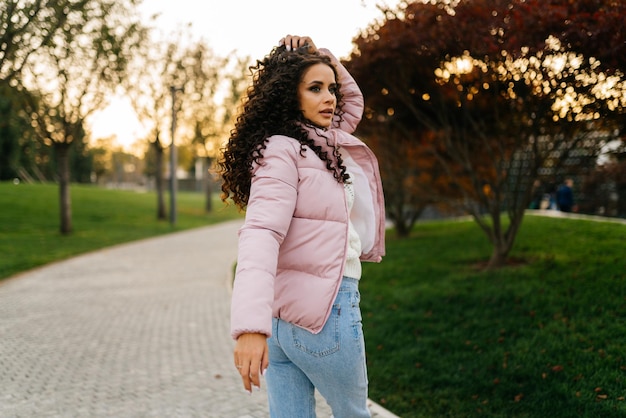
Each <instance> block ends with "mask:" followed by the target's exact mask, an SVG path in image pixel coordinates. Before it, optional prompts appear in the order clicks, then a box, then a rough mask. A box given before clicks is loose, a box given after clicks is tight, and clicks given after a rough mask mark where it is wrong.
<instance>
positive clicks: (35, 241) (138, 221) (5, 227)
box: [0, 183, 241, 279]
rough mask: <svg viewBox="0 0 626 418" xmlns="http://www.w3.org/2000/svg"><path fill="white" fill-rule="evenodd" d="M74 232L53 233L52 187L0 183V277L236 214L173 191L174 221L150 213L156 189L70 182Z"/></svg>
mask: <svg viewBox="0 0 626 418" xmlns="http://www.w3.org/2000/svg"><path fill="white" fill-rule="evenodd" d="M71 196H72V211H73V214H72V220H73V227H74V232H73V233H72V234H71V235H69V236H62V235H61V234H60V233H59V224H60V223H59V222H60V221H59V203H58V187H57V186H56V185H53V184H46V185H41V184H34V185H25V184H20V185H18V186H15V185H13V184H11V183H0V279H2V278H5V277H8V276H9V275H12V274H15V273H17V272H20V271H24V270H27V269H30V268H33V267H37V266H39V265H43V264H46V263H49V262H51V261H55V260H59V259H63V258H66V257H69V256H72V255H75V254H79V253H82V252H87V251H91V250H95V249H98V248H103V247H107V246H110V245H114V244H119V243H122V242H128V241H133V240H137V239H141V238H147V237H150V236H155V235H160V234H165V233H169V232H172V231H178V230H183V229H188V228H194V227H199V226H204V225H209V224H211V223H215V222H220V221H223V220H226V219H234V218H235V217H238V216H241V214H239V213H238V212H237V210H236V209H235V208H234V207H232V206H230V207H228V208H226V209H224V207H223V204H222V203H219V202H215V204H214V208H215V209H214V211H213V213H211V214H208V215H207V214H205V213H204V196H203V195H202V194H199V193H179V195H178V199H177V208H178V211H177V212H178V216H177V224H176V226H175V227H172V226H171V225H170V223H169V221H167V220H166V221H157V219H156V195H155V194H154V193H136V192H131V191H124V190H107V189H102V188H97V187H91V186H82V185H72V186H71Z"/></svg>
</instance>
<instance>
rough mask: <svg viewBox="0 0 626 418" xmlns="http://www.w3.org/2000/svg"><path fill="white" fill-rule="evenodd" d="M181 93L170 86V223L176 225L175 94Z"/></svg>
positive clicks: (179, 89) (178, 88) (179, 88)
mask: <svg viewBox="0 0 626 418" xmlns="http://www.w3.org/2000/svg"><path fill="white" fill-rule="evenodd" d="M179 91H180V92H182V91H183V89H182V87H174V86H170V94H171V95H172V132H171V137H172V143H171V145H170V223H171V224H172V225H176V191H177V188H178V181H177V180H178V179H177V177H176V171H177V169H176V168H177V165H178V164H177V162H178V158H177V156H176V142H175V141H174V133H175V132H176V92H179Z"/></svg>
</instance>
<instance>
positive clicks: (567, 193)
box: [556, 178, 574, 212]
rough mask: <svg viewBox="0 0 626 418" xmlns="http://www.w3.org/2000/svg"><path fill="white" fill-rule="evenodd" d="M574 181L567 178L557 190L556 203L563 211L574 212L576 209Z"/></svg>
mask: <svg viewBox="0 0 626 418" xmlns="http://www.w3.org/2000/svg"><path fill="white" fill-rule="evenodd" d="M573 187H574V181H573V180H572V179H570V178H568V179H565V181H564V182H563V184H561V185H560V186H559V188H558V189H557V190H556V205H557V207H558V209H559V210H560V211H561V212H572V210H573V209H574V190H573Z"/></svg>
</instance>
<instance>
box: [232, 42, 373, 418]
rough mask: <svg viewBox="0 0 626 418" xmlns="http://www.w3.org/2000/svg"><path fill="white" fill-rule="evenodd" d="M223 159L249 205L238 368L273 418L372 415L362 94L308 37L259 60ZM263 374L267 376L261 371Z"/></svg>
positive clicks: (235, 305)
mask: <svg viewBox="0 0 626 418" xmlns="http://www.w3.org/2000/svg"><path fill="white" fill-rule="evenodd" d="M252 69H253V70H254V74H253V78H252V85H251V86H250V87H249V89H248V92H247V98H246V100H245V101H244V104H243V110H242V113H241V114H240V115H239V116H238V117H237V121H236V124H235V129H234V130H233V131H232V133H231V135H230V138H229V140H228V143H227V144H226V146H225V149H224V153H223V157H222V159H221V161H220V171H221V174H222V177H223V180H224V183H223V186H222V192H223V193H222V198H223V199H224V200H226V199H228V198H231V199H232V200H233V201H234V202H235V204H236V205H237V206H239V207H240V208H246V218H245V222H244V225H243V226H242V227H241V229H240V231H239V247H238V259H237V271H236V272H235V282H234V287H233V295H232V308H231V334H232V337H233V338H234V339H235V340H236V344H235V350H234V363H235V367H237V369H238V370H239V374H240V375H241V378H242V381H243V386H244V388H245V389H246V390H247V391H249V392H252V388H253V386H255V387H260V375H261V374H263V375H265V378H266V383H267V392H268V398H269V410H270V417H272V418H310V417H315V396H314V395H315V389H317V390H318V391H319V393H320V394H321V395H322V396H323V397H324V398H325V399H326V401H327V403H328V404H329V406H330V408H331V409H332V412H333V416H334V417H335V418H368V417H370V416H371V415H370V412H369V410H368V408H367V405H366V402H367V370H366V363H365V345H364V341H363V331H362V327H361V312H360V308H359V300H360V296H359V292H358V286H359V279H360V278H361V261H374V262H379V261H381V258H382V256H383V255H384V252H385V248H384V232H385V216H384V202H383V190H382V184H381V181H380V173H379V169H378V163H377V160H376V157H375V156H374V154H373V153H372V151H371V150H370V149H369V148H368V147H367V146H366V145H365V143H363V142H362V141H361V140H359V139H357V138H356V137H354V136H352V135H351V133H352V132H354V130H355V129H356V126H357V124H358V123H359V121H360V120H361V116H362V112H363V96H362V94H361V91H360V89H359V87H358V86H357V84H356V82H355V81H354V79H353V78H352V76H350V74H349V73H348V71H347V70H346V69H345V68H344V67H343V66H342V65H341V64H340V63H339V61H338V60H337V59H336V58H335V57H334V56H333V55H331V53H330V52H329V51H327V50H325V49H317V48H316V46H315V45H314V44H313V42H312V41H311V39H310V38H308V37H299V36H290V35H288V36H286V37H285V38H283V39H282V40H281V41H280V42H279V46H277V47H275V48H274V49H273V50H272V51H271V53H270V54H269V55H268V56H266V57H265V58H263V59H262V60H259V61H257V63H256V65H255V66H254V67H253V68H252ZM266 371H267V373H265V372H266Z"/></svg>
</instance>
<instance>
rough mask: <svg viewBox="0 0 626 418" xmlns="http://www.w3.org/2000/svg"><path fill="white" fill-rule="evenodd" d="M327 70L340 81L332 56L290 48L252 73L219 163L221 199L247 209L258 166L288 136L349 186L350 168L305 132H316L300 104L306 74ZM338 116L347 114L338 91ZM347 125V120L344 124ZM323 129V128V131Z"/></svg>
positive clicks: (259, 64)
mask: <svg viewBox="0 0 626 418" xmlns="http://www.w3.org/2000/svg"><path fill="white" fill-rule="evenodd" d="M320 63H322V64H326V65H328V66H329V67H330V68H332V70H333V72H334V73H335V80H337V78H338V76H337V69H336V68H335V66H334V65H333V64H332V62H331V60H330V58H329V57H328V56H325V55H322V54H320V53H319V52H317V51H316V52H310V51H309V48H308V46H304V47H301V48H297V49H295V50H293V51H287V50H286V48H285V46H278V47H275V48H274V49H273V50H272V52H271V53H270V54H269V55H267V56H266V57H265V58H264V59H263V60H260V61H259V60H257V62H256V65H253V66H251V67H250V71H251V73H252V85H251V86H250V87H249V88H248V90H247V96H246V98H245V99H244V101H243V106H242V109H241V111H240V113H239V115H238V117H237V120H236V122H235V128H234V129H233V130H232V131H231V133H230V138H229V139H228V143H227V144H226V146H225V147H224V149H223V152H222V156H221V158H220V160H219V161H218V171H219V173H220V175H221V177H222V179H223V183H222V195H221V198H222V200H223V201H224V202H226V201H227V200H228V199H229V198H231V199H232V200H233V202H234V203H235V204H236V205H237V206H238V207H239V208H240V209H244V208H245V207H246V206H247V204H248V198H249V197H250V184H251V179H252V167H253V164H258V163H259V162H260V160H261V159H262V158H263V150H264V149H265V148H266V142H267V140H268V138H269V137H270V136H272V135H285V136H288V137H291V138H294V139H296V140H297V141H298V142H300V154H301V155H304V153H305V151H306V148H307V147H308V148H310V149H311V150H313V152H314V153H315V154H316V155H317V156H318V157H319V158H320V159H321V160H322V161H324V162H325V163H326V168H327V169H328V170H329V171H331V172H332V173H333V176H334V177H335V179H336V180H337V181H338V182H340V183H344V182H346V181H347V179H348V175H347V174H346V167H345V166H344V165H343V160H342V159H341V155H340V154H339V150H338V148H337V147H336V146H335V145H334V144H329V143H328V141H326V143H327V145H328V146H329V147H330V148H331V149H332V150H333V151H332V155H329V152H326V151H324V150H323V149H322V147H321V146H319V145H315V141H314V140H313V139H312V138H310V137H309V134H308V132H307V130H306V129H305V128H304V126H305V125H306V126H314V125H312V124H311V122H309V121H307V120H305V119H304V116H303V115H302V111H301V110H300V103H299V99H298V84H299V83H300V81H301V80H302V77H303V75H304V72H305V70H306V69H308V68H309V67H311V66H312V65H315V64H320ZM335 94H336V97H337V107H336V110H335V115H337V116H339V118H341V115H342V114H343V111H342V104H343V102H342V101H341V99H342V97H343V96H342V95H341V93H340V86H339V85H338V87H337V91H336V93H335ZM340 120H341V119H340ZM317 128H319V127H317Z"/></svg>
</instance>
